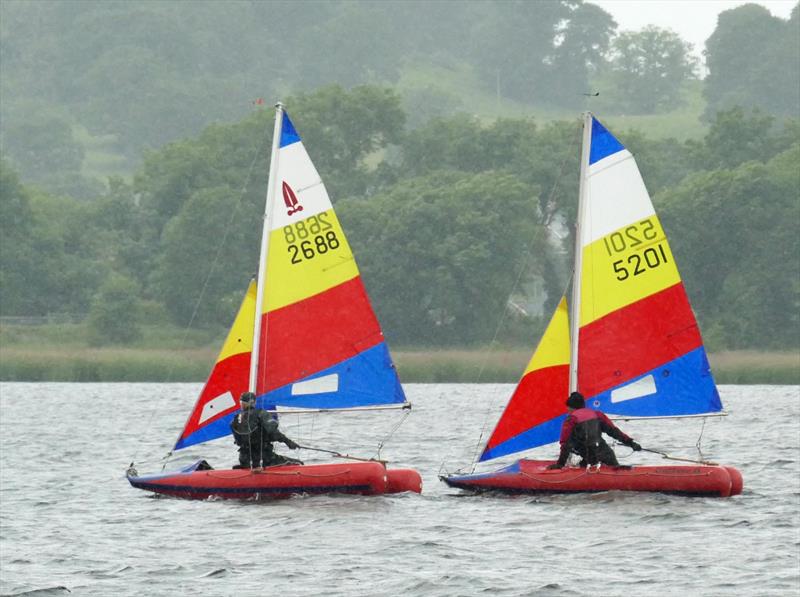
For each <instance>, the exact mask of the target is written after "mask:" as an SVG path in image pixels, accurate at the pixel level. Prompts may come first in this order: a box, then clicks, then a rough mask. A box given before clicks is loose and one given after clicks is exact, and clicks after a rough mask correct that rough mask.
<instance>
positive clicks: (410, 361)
mask: <svg viewBox="0 0 800 597" xmlns="http://www.w3.org/2000/svg"><path fill="white" fill-rule="evenodd" d="M215 352H216V351H215V350H213V349H209V348H195V349H186V350H153V349H141V348H74V347H59V348H48V349H43V350H37V349H33V348H22V347H7V346H6V347H2V348H0V381H19V382H37V381H41V382H45V381H47V382H159V383H170V382H197V383H202V382H203V381H205V379H206V377H207V375H208V372H209V371H210V368H211V366H212V364H213V362H214V358H215V356H216V355H215ZM530 355H531V352H530V351H529V350H527V349H502V350H501V349H496V350H493V351H486V350H477V349H475V350H468V349H442V350H430V349H427V350H420V349H416V350H412V349H407V350H393V351H392V357H393V358H394V361H395V364H396V365H397V370H398V373H399V375H400V379H401V381H402V382H405V383H516V382H517V381H518V380H519V378H520V375H521V374H522V371H523V370H524V368H525V365H526V364H527V362H528V360H529V359H530ZM709 361H710V363H711V370H712V373H713V375H714V379H715V380H716V382H717V383H718V384H743V385H747V384H776V385H785V384H789V385H795V384H800V350H797V351H784V352H778V351H775V352H766V351H751V350H749V351H725V352H718V353H712V354H709Z"/></svg>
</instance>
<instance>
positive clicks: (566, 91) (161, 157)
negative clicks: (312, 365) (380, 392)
mask: <svg viewBox="0 0 800 597" xmlns="http://www.w3.org/2000/svg"><path fill="white" fill-rule="evenodd" d="M702 52H703V56H704V57H705V71H704V73H705V76H703V78H700V73H701V71H700V68H699V66H700V65H699V64H698V60H697V58H696V54H695V53H694V52H693V49H692V47H691V46H690V44H688V43H687V42H686V41H685V40H683V39H682V38H681V37H680V36H679V35H678V34H677V33H675V32H673V31H670V30H667V29H661V28H658V27H655V26H648V27H645V28H643V29H640V30H634V31H625V30H620V29H619V28H618V27H617V24H616V22H615V21H614V19H613V18H612V16H611V15H610V14H609V13H608V12H606V11H604V10H603V9H602V8H600V7H599V6H597V5H594V4H592V3H590V2H581V1H579V0H564V1H555V0H553V1H548V2H524V1H503V2H494V1H458V0H451V1H448V2H416V1H410V0H407V1H391V0H389V1H387V0H384V1H381V2H369V1H362V2H358V1H338V0H331V1H325V2H317V1H312V0H306V1H304V2H292V1H285V2H284V1H269V2H260V1H244V0H242V1H235V2H211V1H208V2H192V3H184V2H161V1H147V2H136V1H128V2H115V1H102V2H96V1H89V0H75V1H71V2H52V1H46V0H42V1H38V2H25V1H18V0H3V2H2V3H0V149H1V150H2V161H0V316H2V317H3V321H6V322H21V321H35V322H40V323H41V322H54V321H55V322H62V323H64V322H67V323H69V324H71V325H74V326H76V327H75V328H74V335H75V337H76V338H79V339H80V341H82V342H85V343H86V344H88V345H99V346H102V345H115V344H116V345H137V344H138V345H147V344H148V343H152V342H153V341H154V340H153V338H154V337H155V336H154V335H153V331H152V330H154V329H158V330H165V329H167V330H172V329H174V330H184V329H186V328H187V327H190V328H191V329H193V330H197V331H198V334H199V335H198V336H197V337H196V338H195V340H194V341H196V342H198V343H203V342H217V343H218V342H219V341H221V338H222V336H223V334H224V330H225V329H226V327H227V325H228V324H229V323H230V322H231V320H232V318H233V315H234V314H235V310H236V308H237V306H238V304H239V302H240V300H241V297H242V295H243V293H244V290H245V288H246V286H247V283H248V280H249V278H250V276H251V275H252V274H253V273H254V272H255V269H256V263H257V259H258V239H259V238H260V233H261V232H260V230H259V229H257V228H256V227H255V226H254V224H253V223H254V222H258V221H259V220H260V214H261V212H262V211H263V202H264V196H265V194H266V182H267V165H268V161H269V149H270V143H271V140H270V136H271V131H272V120H273V111H272V109H271V106H272V104H273V103H274V101H276V100H278V99H280V100H282V101H283V102H284V103H285V105H286V108H287V110H288V112H289V114H290V115H291V117H292V119H293V121H294V123H295V125H296V127H297V129H298V132H299V133H300V135H301V136H302V137H303V140H304V142H305V145H306V148H307V150H308V152H309V154H310V156H311V158H312V160H313V161H314V163H315V165H316V166H317V169H318V170H319V172H320V174H321V176H322V178H323V180H324V181H325V184H326V186H327V188H328V190H329V193H330V195H331V198H332V200H333V202H334V205H335V207H336V210H337V213H338V214H339V217H340V219H341V221H342V225H343V227H344V230H345V231H346V233H347V235H348V238H349V240H350V242H351V244H352V246H353V249H354V252H355V255H356V259H357V261H358V264H359V268H360V270H361V273H362V277H363V280H364V283H365V285H366V287H367V290H368V292H369V294H370V297H371V300H372V303H373V306H374V308H375V310H376V312H377V314H378V317H379V319H380V321H381V323H382V326H383V328H384V332H385V334H386V336H387V339H388V340H389V341H390V343H393V345H394V346H398V345H400V346H424V347H458V346H481V345H485V344H486V343H488V342H490V341H492V339H495V340H497V341H498V342H501V343H504V344H507V345H525V346H530V345H531V344H532V343H533V342H534V341H535V338H536V337H537V334H538V332H539V331H540V330H541V329H542V327H543V325H544V323H545V320H546V319H547V318H548V317H549V315H550V310H551V308H552V307H553V306H554V305H555V303H556V302H557V301H558V300H559V298H560V297H561V295H562V293H563V292H564V290H565V287H566V284H567V281H568V277H569V273H570V272H569V268H570V267H571V265H570V264H571V251H572V235H571V232H572V229H571V227H572V221H573V220H574V215H575V209H576V204H577V189H578V172H579V155H580V146H579V144H580V130H579V128H580V122H579V114H580V112H581V111H582V110H585V109H591V110H592V111H593V112H594V113H595V114H596V115H597V117H598V118H599V119H600V120H601V121H603V122H604V123H605V124H606V125H607V126H609V127H610V128H611V129H612V131H613V132H614V134H615V135H616V136H617V137H618V138H619V139H620V140H621V141H622V142H623V143H624V144H625V145H626V147H628V148H629V149H630V150H631V151H632V152H633V153H634V155H635V156H636V158H637V162H638V163H639V166H640V168H641V170H642V174H643V176H644V179H645V183H646V184H647V187H648V190H649V191H650V193H651V195H652V196H653V200H654V203H655V205H656V210H657V211H658V212H659V215H660V217H661V220H662V223H663V224H664V227H665V230H666V232H667V235H668V237H669V239H670V244H671V246H672V249H673V253H674V254H675V256H676V259H677V261H678V266H679V269H680V271H681V274H682V277H683V280H684V282H685V284H686V287H687V291H688V293H689V295H690V298H691V300H692V305H693V307H694V309H695V311H696V313H697V316H698V320H699V323H700V327H701V329H702V331H703V335H704V338H705V340H706V343H707V345H708V346H709V347H710V348H711V349H712V350H731V349H739V350H741V349H763V350H787V349H788V350H795V349H797V348H798V346H799V345H800V245H799V244H798V239H797V236H798V235H797V230H798V226H799V225H800V168H798V164H800V125H798V118H799V117H800V24H799V23H798V6H797V5H795V7H794V9H793V10H792V12H791V16H790V18H789V19H782V18H779V17H775V16H773V15H772V14H771V13H770V12H769V11H768V10H767V9H765V8H764V7H762V6H759V5H756V4H746V5H743V6H740V7H737V8H735V9H732V10H728V11H725V12H722V13H721V14H720V16H719V20H718V23H717V27H716V29H715V30H714V32H713V34H712V35H711V36H710V37H709V38H708V40H707V41H706V44H705V47H704V48H702ZM595 92H599V95H597V96H589V95H588V94H593V93H595ZM518 280H519V282H517V281H518ZM504 313H505V314H506V315H505V316H503V314H504ZM501 322H502V323H501ZM498 326H500V328H499V329H498ZM15 333H16V332H9V331H8V329H7V328H4V329H3V340H4V341H5V342H6V343H8V342H13V341H14V340H15V336H14V334H15ZM190 341H191V339H190Z"/></svg>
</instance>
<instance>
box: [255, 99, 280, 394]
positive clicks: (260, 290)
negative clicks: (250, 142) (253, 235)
mask: <svg viewBox="0 0 800 597" xmlns="http://www.w3.org/2000/svg"><path fill="white" fill-rule="evenodd" d="M282 126H283V104H282V103H280V102H278V103H277V104H275V128H274V129H273V131H272V156H271V157H270V162H269V179H268V181H267V200H266V204H265V205H264V227H263V228H262V230H261V252H260V253H259V256H258V287H257V289H256V313H255V317H254V321H253V352H252V354H251V356H250V382H249V385H248V389H249V390H250V391H251V392H255V391H256V380H257V378H258V361H259V349H260V347H261V311H262V310H263V306H264V286H265V285H266V282H267V280H266V278H267V257H268V256H269V235H270V232H271V231H272V211H273V210H272V206H273V204H274V203H275V186H276V184H277V180H276V176H275V173H276V172H277V170H278V151H279V150H280V143H281V128H282ZM265 327H266V326H265ZM266 336H267V330H266V329H265V330H264V337H265V338H266Z"/></svg>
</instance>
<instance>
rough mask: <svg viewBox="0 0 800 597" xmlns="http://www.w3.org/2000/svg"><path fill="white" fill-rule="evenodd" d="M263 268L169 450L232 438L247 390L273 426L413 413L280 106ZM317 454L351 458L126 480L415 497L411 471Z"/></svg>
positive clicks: (267, 492) (228, 492) (276, 492)
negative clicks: (347, 415)
mask: <svg viewBox="0 0 800 597" xmlns="http://www.w3.org/2000/svg"><path fill="white" fill-rule="evenodd" d="M278 189H280V191H278ZM279 192H280V195H281V197H282V201H276V196H278V193H279ZM258 271H259V275H258V279H257V282H255V281H251V283H250V286H249V288H248V290H247V292H246V294H245V297H244V300H243V301H242V305H241V307H240V308H239V311H238V314H237V315H236V318H235V319H234V322H233V325H232V326H231V329H230V331H229V333H228V336H227V338H226V340H225V343H224V344H223V347H222V350H221V351H220V354H219V357H218V358H217V362H216V364H215V366H214V368H213V369H212V371H211V374H210V375H209V378H208V380H207V382H206V384H205V386H204V388H203V390H202V391H201V393H200V396H199V398H198V400H197V402H196V404H195V407H194V409H193V410H192V411H191V413H190V414H189V418H188V420H187V421H186V424H185V426H184V428H183V431H182V432H181V434H180V436H179V438H178V440H177V442H176V443H175V446H174V448H173V450H182V449H184V448H187V447H189V446H193V445H197V444H201V443H204V442H208V441H211V440H214V439H218V438H222V437H225V436H228V435H230V434H231V422H232V420H233V418H234V416H235V415H236V414H237V413H238V412H239V411H240V404H239V400H240V396H242V394H243V393H245V392H253V393H255V395H256V407H257V408H260V409H265V410H267V411H269V412H270V413H272V415H273V417H275V418H276V419H277V417H278V416H279V414H280V412H282V411H283V409H290V411H289V412H295V413H314V412H320V411H336V410H361V409H389V408H396V409H408V408H410V404H409V403H408V402H407V401H406V398H405V394H404V392H403V388H402V386H401V385H400V380H399V379H398V377H397V373H396V370H395V367H394V364H393V363H392V359H391V356H390V354H389V349H388V347H387V345H386V342H385V341H384V338H383V333H382V331H381V328H380V325H379V323H378V320H377V318H376V317H375V313H374V312H373V310H372V307H371V306H370V303H369V299H368V297H367V294H366V291H365V289H364V286H363V284H362V282H361V277H360V275H359V272H358V268H357V266H356V263H355V259H354V257H353V254H352V251H351V250H350V246H349V244H348V242H347V239H346V237H345V235H344V232H343V230H342V228H341V226H340V224H339V221H338V219H337V217H336V213H335V212H334V210H333V206H332V204H331V201H330V198H329V197H328V193H327V191H326V189H325V186H324V184H323V183H322V180H321V179H320V177H319V174H318V173H317V171H316V168H315V167H314V164H313V163H312V162H311V159H310V158H309V156H308V154H307V153H306V150H305V147H304V146H303V143H302V141H301V139H300V136H299V135H298V134H297V131H296V130H295V128H294V125H293V124H292V122H291V120H289V116H288V115H287V114H286V112H285V111H284V110H283V106H282V105H281V104H278V105H277V106H276V115H275V129H274V135H273V147H272V157H271V162H270V170H269V182H268V188H267V200H266V207H265V210H264V223H263V228H262V241H261V249H260V254H259V269H258ZM279 409H280V410H279ZM292 447H294V446H292ZM309 449H313V448H309ZM318 451H322V452H330V453H332V454H334V455H336V456H340V457H344V458H349V460H350V461H348V462H346V463H335V464H312V465H296V464H284V465H279V466H268V467H265V468H255V469H250V468H236V469H224V470H216V469H213V468H212V467H210V466H209V465H208V464H207V463H206V462H205V461H199V462H196V463H195V464H193V465H191V466H189V467H186V468H184V469H181V470H179V471H175V472H170V473H162V474H157V475H148V476H139V475H138V473H137V472H136V470H135V468H134V467H133V465H132V466H131V469H129V472H128V475H127V476H128V480H129V482H130V483H131V485H132V486H133V487H137V488H139V489H144V490H147V491H153V492H156V493H162V494H167V495H172V496H177V497H184V498H206V497H211V496H215V497H220V498H241V499H251V498H258V499H264V498H272V497H285V496H288V495H293V494H308V493H328V492H335V493H357V494H365V495H376V494H383V493H397V492H402V491H413V492H417V493H419V492H420V491H421V486H422V481H421V478H420V475H419V473H417V472H416V471H414V470H411V469H398V470H390V469H388V468H387V467H386V465H385V462H384V461H380V460H369V459H365V458H354V457H349V456H346V455H341V454H338V453H336V452H333V451H330V450H318Z"/></svg>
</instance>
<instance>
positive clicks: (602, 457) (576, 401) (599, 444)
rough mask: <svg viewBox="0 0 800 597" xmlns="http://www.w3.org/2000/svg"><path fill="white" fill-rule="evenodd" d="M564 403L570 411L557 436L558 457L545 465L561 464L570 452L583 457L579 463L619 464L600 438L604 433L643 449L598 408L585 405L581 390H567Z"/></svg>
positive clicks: (637, 448) (554, 465)
mask: <svg viewBox="0 0 800 597" xmlns="http://www.w3.org/2000/svg"><path fill="white" fill-rule="evenodd" d="M567 407H568V408H569V411H570V412H569V414H568V415H567V418H566V420H565V421H564V425H563V426H562V427H561V437H560V439H559V442H560V443H561V453H560V454H559V455H558V461H557V462H556V463H555V464H551V465H550V466H548V467H547V468H550V469H556V468H563V467H564V465H565V464H566V463H567V458H568V457H569V454H570V452H574V453H575V454H577V455H578V456H580V457H581V458H582V460H581V463H580V465H581V466H587V465H594V464H598V463H603V464H608V465H611V466H619V462H617V457H616V455H615V454H614V450H612V449H611V448H610V447H609V445H608V444H607V443H606V442H605V441H604V440H603V437H602V434H603V433H605V434H606V435H610V436H611V437H613V438H614V439H615V440H617V441H619V442H621V443H623V444H625V445H626V446H630V447H631V448H633V449H634V451H636V452H638V451H639V450H641V449H642V447H641V446H640V445H639V444H637V443H636V442H635V441H633V440H632V439H631V438H630V437H628V436H627V435H625V434H624V433H622V431H620V430H619V429H617V427H616V426H615V425H614V423H612V422H611V419H609V418H608V417H607V416H606V415H604V414H603V413H601V412H600V411H599V410H592V409H591V408H586V402H585V400H584V399H583V395H582V394H581V393H580V392H573V393H572V394H570V396H569V398H568V399H567Z"/></svg>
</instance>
